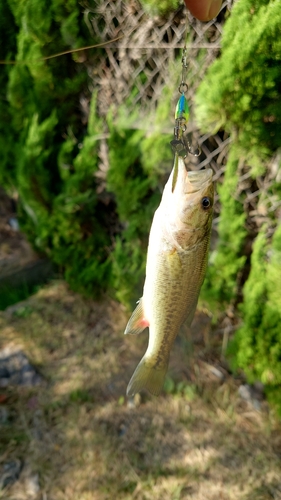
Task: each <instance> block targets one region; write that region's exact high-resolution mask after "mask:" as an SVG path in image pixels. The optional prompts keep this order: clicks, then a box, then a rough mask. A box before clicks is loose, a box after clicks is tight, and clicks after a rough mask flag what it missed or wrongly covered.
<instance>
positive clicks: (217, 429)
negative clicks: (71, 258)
mask: <svg viewBox="0 0 281 500" xmlns="http://www.w3.org/2000/svg"><path fill="white" fill-rule="evenodd" d="M196 318H197V319H196V322H195V329H196V326H197V330H201V331H203V333H204V338H205V343H204V342H203V340H202V338H201V339H200V335H197V337H196V344H195V347H194V350H195V354H193V355H191V354H190V344H189V343H188V342H186V341H185V342H184V341H183V340H182V341H178V342H177V343H176V345H175V349H174V351H173V355H172V358H171V368H170V374H169V378H168V382H167V384H166V387H167V390H169V387H170V389H171V391H172V392H173V393H172V394H169V393H167V392H166V393H164V394H163V395H162V396H161V397H159V398H158V399H155V398H150V397H148V396H147V397H146V398H144V399H143V400H142V401H136V403H137V404H136V405H135V406H132V405H128V404H127V403H126V401H125V399H124V394H125V390H126V385H127V383H128V381H129V378H130V376H131V374H132V372H133V369H134V367H135V365H136V363H137V361H138V360H139V358H140V356H141V353H142V352H143V351H144V349H145V345H146V341H147V339H146V335H142V336H139V337H138V338H136V337H126V338H125V337H124V336H123V330H124V327H125V324H126V320H127V314H126V313H125V311H124V310H123V309H122V307H121V306H120V305H118V304H116V303H115V302H113V301H108V302H103V303H97V302H92V301H85V300H82V298H81V297H79V296H77V295H75V294H73V293H72V292H69V290H68V289H67V287H66V285H64V284H63V283H55V284H53V285H51V286H49V287H46V288H44V289H43V290H41V291H40V292H39V293H38V294H37V295H36V296H34V297H32V298H30V299H29V300H28V301H27V302H26V303H25V304H24V305H23V306H22V308H18V306H17V307H16V308H10V312H5V313H2V314H1V316H0V328H1V343H2V344H3V345H7V344H16V345H21V346H22V347H23V349H24V351H25V352H26V353H27V354H28V356H29V358H30V360H31V362H32V363H33V364H34V365H36V366H37V367H38V369H39V371H40V373H41V374H42V375H43V377H44V380H45V382H44V383H43V384H42V386H41V387H37V388H33V389H23V388H14V389H9V390H4V389H1V390H0V396H1V398H0V400H1V401H2V405H1V407H2V408H3V407H4V406H6V409H7V411H8V420H7V422H6V423H4V424H3V425H2V430H3V432H1V434H0V445H1V454H0V460H1V463H4V462H7V461H9V460H12V459H14V458H17V459H20V460H22V461H23V462H24V468H23V471H22V473H21V476H20V479H19V480H18V481H17V483H15V484H14V485H13V486H12V487H10V488H9V489H7V490H6V491H2V493H0V498H2V499H5V500H12V499H13V500H21V499H22V500H27V499H30V498H38V499H42V500H70V499H71V500H111V499H112V500H115V499H118V500H119V499H120V500H125V499H126V500H129V499H133V500H150V499H153V500H184V499H190V500H195V499H196V500H239V499H241V500H242V499H243V500H252V499H253V500H267V499H268V500H271V499H277V500H278V499H281V468H280V465H281V460H280V457H281V432H280V430H281V429H280V424H279V423H278V422H277V421H276V420H275V418H274V416H273V415H272V413H271V412H270V411H269V409H268V408H267V406H266V404H264V405H263V407H262V411H260V412H257V411H255V410H254V409H253V408H252V407H251V406H250V405H249V404H248V403H246V402H245V401H242V400H241V399H240V398H239V397H238V395H237V387H238V385H239V382H238V381H235V380H233V379H232V378H231V377H229V376H228V375H227V374H226V376H225V378H224V379H222V380H220V379H219V378H217V377H215V376H214V375H213V374H212V372H211V371H210V370H209V368H210V364H212V363H213V362H214V361H215V359H216V347H215V344H216V342H215V341H213V340H212V341H210V338H211V337H210V335H209V333H210V321H208V319H206V316H204V315H203V314H201V315H200V314H199V315H197V317H196ZM193 329H194V327H193ZM214 338H215V337H214ZM206 339H209V340H208V346H207V347H206ZM172 380H175V381H182V380H183V381H184V384H181V385H175V384H174V383H173V382H172ZM5 398H6V399H5ZM30 471H31V472H32V473H33V474H35V473H38V474H39V481H40V492H39V494H38V495H37V497H36V496H33V497H32V496H31V495H30V494H28V489H27V486H26V481H27V479H26V478H27V477H28V474H29V472H30ZM1 495H2V496H1Z"/></svg>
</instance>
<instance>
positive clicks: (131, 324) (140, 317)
mask: <svg viewBox="0 0 281 500" xmlns="http://www.w3.org/2000/svg"><path fill="white" fill-rule="evenodd" d="M147 326H149V322H148V320H147V319H146V318H145V315H144V311H143V305H142V298H141V299H140V301H139V303H138V305H137V307H136V309H135V310H134V312H133V314H132V316H131V317H130V319H129V321H128V324H127V326H126V329H125V332H124V334H125V335H127V334H131V335H137V334H138V333H141V332H142V331H143V330H144V329H145V328H146V327H147Z"/></svg>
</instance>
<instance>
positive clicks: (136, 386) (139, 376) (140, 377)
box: [127, 355, 169, 397]
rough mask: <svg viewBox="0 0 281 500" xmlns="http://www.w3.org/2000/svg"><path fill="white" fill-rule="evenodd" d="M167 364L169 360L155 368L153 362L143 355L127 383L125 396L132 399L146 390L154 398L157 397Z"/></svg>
mask: <svg viewBox="0 0 281 500" xmlns="http://www.w3.org/2000/svg"><path fill="white" fill-rule="evenodd" d="M168 363H169V359H168V360H167V362H166V363H165V364H164V365H162V366H155V362H153V360H152V359H150V358H149V357H147V356H145V355H144V357H143V358H142V360H141V361H140V362H139V364H138V366H137V367H136V369H135V371H134V373H133V376H132V378H131V380H130V382H129V385H128V387H127V396H129V397H132V396H134V395H135V394H136V393H138V392H140V391H141V390H143V389H147V390H148V391H149V392H150V393H151V394H154V396H159V394H160V392H161V389H162V387H163V384H164V379H165V375H166V372H167V369H168Z"/></svg>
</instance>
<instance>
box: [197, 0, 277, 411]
mask: <svg viewBox="0 0 281 500" xmlns="http://www.w3.org/2000/svg"><path fill="white" fill-rule="evenodd" d="M280 25H281V9H280V3H279V2H278V0H258V1H256V2H253V1H252V0H240V1H239V2H237V3H235V4H234V6H233V9H232V11H231V16H230V18H229V19H228V20H227V22H226V23H225V26H224V33H223V38H222V51H221V56H220V57H219V58H218V59H217V60H216V61H215V62H214V63H213V64H212V66H211V67H210V68H209V70H208V72H207V75H206V78H205V79H204V81H203V82H202V84H201V85H200V87H199V89H198V92H197V96H196V104H197V107H196V117H197V120H198V122H199V124H200V126H201V128H202V129H203V130H204V131H207V130H208V132H214V131H216V130H218V129H219V128H223V129H224V130H227V131H228V132H229V133H230V134H231V137H232V143H231V146H230V153H229V158H228V162H227V165H226V172H225V179H224V182H223V184H222V185H221V186H219V188H218V190H219V194H220V202H221V212H220V220H219V225H218V244H217V247H216V249H215V250H214V252H213V253H212V254H211V259H210V260H211V262H210V266H209V269H208V272H207V278H206V283H205V285H204V289H203V290H204V292H205V296H206V298H210V297H213V299H214V300H215V301H217V300H218V299H220V301H221V306H222V307H224V308H226V307H227V306H228V304H229V301H234V302H235V299H236V300H237V298H238V299H239V300H241V296H239V286H241V280H240V275H241V272H242V273H244V278H245V277H246V278H247V279H246V282H245V285H244V287H243V290H242V292H243V294H242V303H241V305H240V315H241V325H242V326H241V327H240V328H239V329H238V331H237V332H236V334H235V337H234V340H233V342H232V344H231V348H230V354H231V359H232V364H233V367H234V368H236V369H237V368H242V369H243V370H244V372H245V374H246V376H247V377H248V380H249V382H253V381H255V380H257V379H258V380H261V381H262V382H263V383H264V384H265V386H266V388H267V391H268V394H270V397H271V399H272V400H273V401H274V402H275V403H276V404H278V405H279V409H281V398H280V395H279V392H280V384H281V364H280V363H281V336H280V332H281V302H280V296H281V289H280V274H281V267H280V266H281V253H280V251H281V246H280V245H281V227H280V213H279V212H278V210H275V211H274V210H273V211H271V212H269V213H268V214H267V221H268V222H267V224H268V225H269V226H270V227H272V226H276V231H275V233H274V236H273V238H272V241H271V239H270V238H269V236H268V234H269V232H268V230H267V227H268V226H263V228H262V229H260V224H255V222H252V225H251V227H250V228H249V225H247V226H246V224H245V221H246V219H248V220H249V219H251V215H250V214H249V213H244V209H243V201H244V196H243V192H242V193H241V189H240V190H239V192H240V195H239V196H238V198H237V186H239V169H238V165H239V164H240V165H241V164H244V165H246V166H247V170H248V173H249V174H250V176H251V178H252V185H253V186H255V185H256V184H255V179H256V178H257V177H259V179H260V180H261V179H262V178H263V176H264V174H265V170H266V165H267V164H268V159H269V158H270V155H271V154H274V153H275V152H276V150H277V149H278V148H279V147H280V137H281V107H280V93H281V87H280V81H281V37H280ZM277 169H278V171H279V172H280V164H279V165H278V167H277ZM279 179H280V174H279ZM254 189H256V188H254ZM267 189H269V191H268V192H267V193H266V194H267V195H269V196H274V198H275V199H276V200H278V199H279V200H280V194H281V192H280V182H275V183H272V185H271V187H270V188H267ZM264 194H265V193H262V195H260V196H264ZM245 196H246V195H245ZM277 205H278V203H277V204H276V206H277ZM244 206H246V204H245V203H244ZM253 227H255V230H256V234H257V233H258V234H257V236H256V239H255V242H254V244H253V247H252V255H251V259H250V260H251V262H250V274H249V275H248V270H246V272H245V266H246V259H247V260H248V256H247V255H246V254H245V243H246V241H248V243H249V242H250V241H252V239H253ZM250 231H251V232H250ZM247 265H248V262H247ZM247 276H248V277H247ZM240 291H241V290H240Z"/></svg>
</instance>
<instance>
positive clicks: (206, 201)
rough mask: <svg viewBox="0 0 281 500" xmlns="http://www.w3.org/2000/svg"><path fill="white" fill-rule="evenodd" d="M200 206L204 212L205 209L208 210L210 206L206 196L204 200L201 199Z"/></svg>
mask: <svg viewBox="0 0 281 500" xmlns="http://www.w3.org/2000/svg"><path fill="white" fill-rule="evenodd" d="M201 205H202V207H203V208H204V210H206V209H207V208H209V207H210V206H211V200H210V198H208V197H207V196H205V197H204V198H202V200H201Z"/></svg>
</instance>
